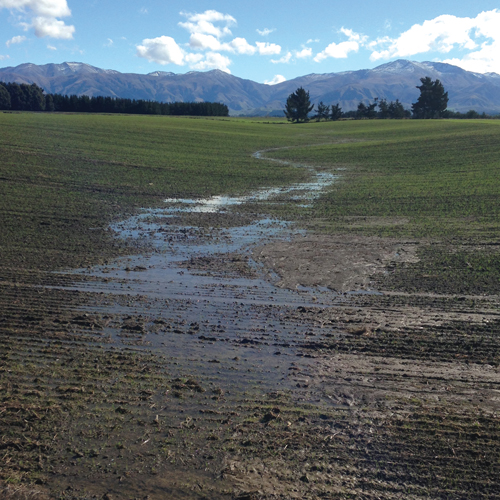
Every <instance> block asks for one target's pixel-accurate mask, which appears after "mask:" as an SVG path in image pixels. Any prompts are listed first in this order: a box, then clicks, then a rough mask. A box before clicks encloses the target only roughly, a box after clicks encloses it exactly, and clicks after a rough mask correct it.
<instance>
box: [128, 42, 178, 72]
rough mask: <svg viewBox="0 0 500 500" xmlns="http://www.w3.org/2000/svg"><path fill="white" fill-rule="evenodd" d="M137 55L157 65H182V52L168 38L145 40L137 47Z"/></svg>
mask: <svg viewBox="0 0 500 500" xmlns="http://www.w3.org/2000/svg"><path fill="white" fill-rule="evenodd" d="M137 55H138V56H139V57H144V58H145V59H147V60H148V61H153V62H156V63H158V64H163V65H164V64H169V63H173V64H177V65H178V66H183V65H184V51H183V50H182V49H181V48H180V47H179V45H177V43H176V41H175V40H174V39H173V38H172V37H170V36H159V37H157V38H146V39H145V40H143V41H142V45H138V46H137Z"/></svg>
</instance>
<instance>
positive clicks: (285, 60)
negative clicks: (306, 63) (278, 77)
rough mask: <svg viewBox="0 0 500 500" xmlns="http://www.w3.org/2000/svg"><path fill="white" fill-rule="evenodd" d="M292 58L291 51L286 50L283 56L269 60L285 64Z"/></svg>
mask: <svg viewBox="0 0 500 500" xmlns="http://www.w3.org/2000/svg"><path fill="white" fill-rule="evenodd" d="M291 60H292V53H291V52H287V53H286V54H285V55H284V56H283V57H280V58H279V59H271V62H272V63H273V64H287V63H289V62H290V61H291Z"/></svg>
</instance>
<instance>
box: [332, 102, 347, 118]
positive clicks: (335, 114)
mask: <svg viewBox="0 0 500 500" xmlns="http://www.w3.org/2000/svg"><path fill="white" fill-rule="evenodd" d="M343 116H344V113H343V112H342V108H341V107H340V105H339V103H337V104H332V107H331V111H330V120H333V121H337V120H340V119H341V118H342V117H343Z"/></svg>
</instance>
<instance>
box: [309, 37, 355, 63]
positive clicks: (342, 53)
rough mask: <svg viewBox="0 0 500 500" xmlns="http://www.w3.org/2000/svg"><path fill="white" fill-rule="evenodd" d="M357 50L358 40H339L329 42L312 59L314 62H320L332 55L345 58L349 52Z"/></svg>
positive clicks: (336, 57)
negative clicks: (338, 41)
mask: <svg viewBox="0 0 500 500" xmlns="http://www.w3.org/2000/svg"><path fill="white" fill-rule="evenodd" d="M358 50H359V43H358V42H354V41H352V42H340V43H335V42H333V43H331V44H330V45H328V47H326V49H324V50H323V51H321V52H319V53H318V54H316V56H315V57H314V60H315V61H316V62H321V61H323V60H324V59H326V58H327V57H333V58H334V59H345V58H346V57H347V56H348V55H349V53H350V52H357V51H358Z"/></svg>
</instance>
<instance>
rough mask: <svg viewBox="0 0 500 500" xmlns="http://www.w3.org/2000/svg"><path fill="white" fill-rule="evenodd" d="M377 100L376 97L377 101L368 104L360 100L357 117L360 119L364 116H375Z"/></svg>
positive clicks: (369, 117)
mask: <svg viewBox="0 0 500 500" xmlns="http://www.w3.org/2000/svg"><path fill="white" fill-rule="evenodd" d="M377 100H378V99H376V98H375V102H372V103H369V104H368V106H367V105H366V104H365V103H363V102H360V103H359V104H358V109H357V111H356V118H357V119H358V120H361V119H362V118H368V119H371V118H375V117H376V116H377V112H376V111H375V108H376V107H377Z"/></svg>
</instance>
